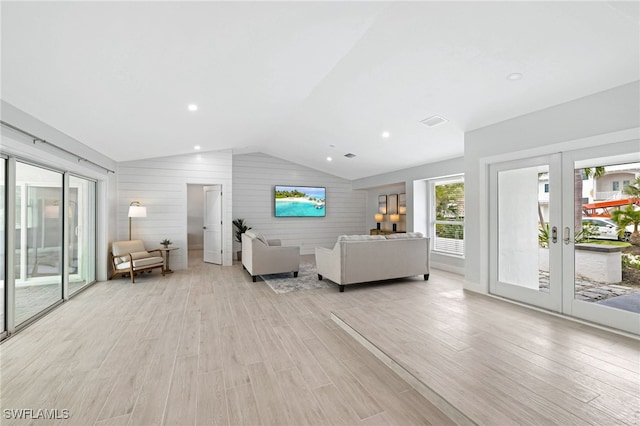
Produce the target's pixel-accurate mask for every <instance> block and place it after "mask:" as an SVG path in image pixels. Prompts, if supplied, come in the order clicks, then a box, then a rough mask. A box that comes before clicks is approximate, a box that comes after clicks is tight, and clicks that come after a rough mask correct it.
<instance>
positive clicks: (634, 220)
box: [611, 204, 640, 245]
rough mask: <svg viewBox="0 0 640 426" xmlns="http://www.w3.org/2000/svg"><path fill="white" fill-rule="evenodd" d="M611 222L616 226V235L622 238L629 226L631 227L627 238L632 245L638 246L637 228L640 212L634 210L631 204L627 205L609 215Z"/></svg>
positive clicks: (638, 233)
mask: <svg viewBox="0 0 640 426" xmlns="http://www.w3.org/2000/svg"><path fill="white" fill-rule="evenodd" d="M611 220H613V221H614V222H615V223H616V225H618V235H620V236H621V237H622V236H624V233H625V232H626V228H627V226H629V225H633V232H632V233H631V237H629V242H630V243H631V244H634V245H640V232H639V231H638V227H639V226H640V210H636V209H635V208H634V207H633V204H629V205H628V206H627V207H625V208H624V209H622V210H614V211H613V213H611Z"/></svg>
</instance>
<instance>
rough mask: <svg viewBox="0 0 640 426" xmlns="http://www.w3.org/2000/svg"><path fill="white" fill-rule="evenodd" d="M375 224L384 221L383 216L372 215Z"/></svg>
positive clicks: (378, 214)
mask: <svg viewBox="0 0 640 426" xmlns="http://www.w3.org/2000/svg"><path fill="white" fill-rule="evenodd" d="M373 217H374V219H375V220H376V222H382V221H383V220H384V215H383V214H380V213H376V214H374V215H373Z"/></svg>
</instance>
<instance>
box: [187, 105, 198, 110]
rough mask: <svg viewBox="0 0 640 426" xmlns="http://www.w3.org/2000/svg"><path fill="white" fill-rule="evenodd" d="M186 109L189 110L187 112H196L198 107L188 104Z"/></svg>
mask: <svg viewBox="0 0 640 426" xmlns="http://www.w3.org/2000/svg"><path fill="white" fill-rule="evenodd" d="M187 108H189V111H197V110H198V105H196V104H189V106H188V107H187Z"/></svg>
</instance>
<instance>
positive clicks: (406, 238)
mask: <svg viewBox="0 0 640 426" xmlns="http://www.w3.org/2000/svg"><path fill="white" fill-rule="evenodd" d="M316 268H317V272H318V279H320V280H322V279H323V278H328V279H330V280H331V281H333V282H335V283H336V284H338V285H339V286H340V291H341V292H343V291H344V287H345V285H349V284H357V283H365V282H371V281H380V280H389V279H394V278H403V277H410V276H414V275H424V279H425V280H428V279H429V238H426V237H424V236H423V235H422V234H421V233H419V232H417V233H406V234H391V235H386V236H383V235H341V236H340V237H338V241H337V242H336V244H335V246H334V247H333V248H332V249H328V248H324V247H316Z"/></svg>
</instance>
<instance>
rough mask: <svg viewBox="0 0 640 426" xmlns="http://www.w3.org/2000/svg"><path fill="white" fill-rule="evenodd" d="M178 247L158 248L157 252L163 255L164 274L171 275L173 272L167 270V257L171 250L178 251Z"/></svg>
mask: <svg viewBox="0 0 640 426" xmlns="http://www.w3.org/2000/svg"><path fill="white" fill-rule="evenodd" d="M179 248H180V247H159V248H158V249H157V250H161V251H162V253H163V255H164V273H165V274H172V273H173V271H172V270H171V269H169V255H170V254H171V252H172V251H173V250H178V249H179Z"/></svg>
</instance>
